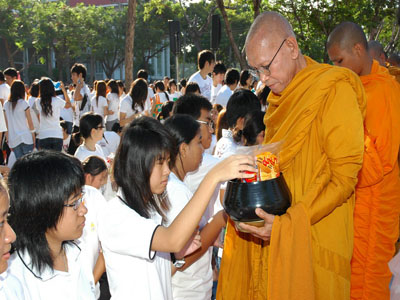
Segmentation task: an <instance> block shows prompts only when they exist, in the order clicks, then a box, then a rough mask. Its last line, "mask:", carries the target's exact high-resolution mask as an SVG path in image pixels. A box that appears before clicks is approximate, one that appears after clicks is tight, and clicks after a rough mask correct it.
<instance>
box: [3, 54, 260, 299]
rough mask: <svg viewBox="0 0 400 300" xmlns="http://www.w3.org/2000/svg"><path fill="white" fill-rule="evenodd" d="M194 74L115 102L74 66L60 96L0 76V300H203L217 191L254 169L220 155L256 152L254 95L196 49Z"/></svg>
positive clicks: (107, 83) (218, 220) (247, 160)
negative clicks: (241, 149)
mask: <svg viewBox="0 0 400 300" xmlns="http://www.w3.org/2000/svg"><path fill="white" fill-rule="evenodd" d="M198 67H199V71H198V72H197V73H195V74H193V76H191V78H190V79H189V80H188V81H186V80H184V79H183V80H181V81H180V82H179V83H176V81H175V80H173V79H172V80H170V79H169V78H167V77H166V78H164V80H163V81H156V82H154V83H149V82H148V81H147V80H148V73H147V71H145V70H140V71H139V72H138V73H137V79H136V80H134V81H133V83H132V85H131V86H130V89H129V91H127V92H126V91H125V89H124V86H123V83H122V82H121V81H117V80H113V79H111V80H100V81H96V82H94V83H93V88H92V89H91V88H90V87H89V86H88V85H87V83H86V81H85V79H86V68H85V66H84V65H83V64H78V63H76V64H74V65H73V66H72V68H71V80H72V83H71V84H70V85H69V86H65V85H64V84H63V83H62V82H53V81H52V80H51V79H50V78H46V77H43V78H41V79H40V80H35V81H34V82H33V83H32V84H31V86H30V87H27V86H26V85H25V84H24V82H23V81H21V80H20V79H18V78H19V74H18V72H17V71H16V70H15V69H13V68H8V69H6V70H5V71H4V72H0V108H1V110H0V132H1V139H2V142H3V143H2V144H3V161H4V163H7V164H8V167H9V168H11V171H9V169H8V168H7V167H5V166H4V167H2V168H1V169H0V171H1V172H2V173H3V175H4V177H5V178H6V180H7V185H8V188H7V187H6V185H5V184H4V183H2V184H3V185H1V186H0V213H1V216H0V218H2V223H1V227H0V230H1V233H0V234H2V238H1V239H0V249H1V250H2V253H1V255H2V258H1V264H0V266H1V269H0V272H1V276H0V279H1V283H0V298H1V294H3V295H5V297H6V299H54V297H55V296H56V295H57V297H58V298H59V299H99V298H100V295H101V292H100V290H102V293H104V292H107V291H104V286H103V288H102V289H100V284H105V286H106V287H108V286H109V292H110V293H111V297H112V299H128V298H135V299H136V298H138V299H139V298H140V299H211V298H213V297H215V286H214V289H213V282H214V283H215V281H216V279H217V278H216V276H217V275H216V272H217V269H218V268H216V267H215V262H216V263H217V265H218V262H219V260H220V257H218V255H217V254H216V251H214V253H213V245H219V246H220V247H221V246H222V244H221V239H220V235H221V231H222V230H223V228H224V227H225V226H226V222H227V215H226V214H225V212H224V211H223V209H222V205H221V196H222V195H223V190H224V185H223V183H224V182H226V181H227V180H229V179H233V178H238V177H243V178H245V177H248V176H250V175H248V174H245V173H244V172H245V171H254V170H255V169H254V158H252V157H250V156H243V155H232V154H234V152H235V147H236V146H237V145H240V144H242V145H254V144H257V143H261V142H262V136H263V131H264V128H265V127H263V115H264V112H263V111H262V108H264V110H265V103H266V102H265V100H266V97H267V93H266V90H267V88H265V87H263V86H258V87H259V92H258V94H259V95H260V98H258V97H257V96H256V93H255V90H256V81H255V80H254V78H253V77H252V76H251V74H250V73H249V71H247V70H244V71H242V72H241V73H239V71H237V70H235V69H228V70H227V69H226V67H225V66H224V65H223V64H222V63H221V62H215V58H214V55H213V53H212V52H211V51H208V50H205V51H202V52H200V53H199V55H198ZM210 75H211V76H210ZM218 133H219V135H218ZM3 135H4V137H3ZM218 139H219V141H218ZM224 158H227V159H224ZM8 172H9V173H8ZM9 207H10V209H9ZM8 209H9V210H10V215H9V216H8ZM21 220H23V221H21ZM8 222H9V223H8ZM10 225H11V226H12V228H13V229H11V227H10ZM13 230H14V231H15V234H14V231H13ZM11 245H13V247H11ZM217 252H219V256H221V251H217ZM104 274H106V275H107V277H105V276H104ZM107 283H108V285H107ZM102 297H103V298H102V299H104V298H105V296H104V295H102Z"/></svg>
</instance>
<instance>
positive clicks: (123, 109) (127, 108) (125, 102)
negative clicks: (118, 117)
mask: <svg viewBox="0 0 400 300" xmlns="http://www.w3.org/2000/svg"><path fill="white" fill-rule="evenodd" d="M143 111H146V107H144V109H142V108H141V107H140V106H139V105H137V104H135V109H134V110H133V109H132V98H131V96H130V95H129V94H128V95H126V96H125V98H123V99H122V101H121V105H120V108H119V112H120V113H125V114H126V115H125V118H130V117H131V116H133V115H135V114H138V113H141V112H143Z"/></svg>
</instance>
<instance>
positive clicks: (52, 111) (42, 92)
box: [35, 77, 71, 151]
mask: <svg viewBox="0 0 400 300" xmlns="http://www.w3.org/2000/svg"><path fill="white" fill-rule="evenodd" d="M60 87H61V90H62V91H63V93H64V97H65V101H64V100H63V99H61V98H59V97H56V91H55V89H54V84H53V81H51V79H50V78H46V77H44V78H42V79H41V80H40V82H39V96H40V98H38V99H37V100H36V105H35V106H36V109H37V111H38V112H39V114H38V117H39V122H40V125H39V132H38V139H39V149H49V150H55V151H61V150H62V146H63V133H62V129H61V126H60V114H61V109H63V108H69V107H71V102H70V101H69V97H68V94H67V91H66V90H65V87H64V84H63V83H61V84H60Z"/></svg>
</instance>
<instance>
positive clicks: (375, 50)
mask: <svg viewBox="0 0 400 300" xmlns="http://www.w3.org/2000/svg"><path fill="white" fill-rule="evenodd" d="M368 52H369V54H370V55H371V57H372V58H373V59H375V60H376V61H377V62H378V63H379V64H380V65H381V66H382V67H386V54H385V50H384V49H383V46H382V44H381V43H379V42H378V41H369V42H368Z"/></svg>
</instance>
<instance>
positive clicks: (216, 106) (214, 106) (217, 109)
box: [213, 103, 224, 113]
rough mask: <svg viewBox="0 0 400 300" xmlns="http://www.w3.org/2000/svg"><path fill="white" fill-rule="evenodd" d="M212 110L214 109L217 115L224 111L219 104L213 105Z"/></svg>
mask: <svg viewBox="0 0 400 300" xmlns="http://www.w3.org/2000/svg"><path fill="white" fill-rule="evenodd" d="M213 109H215V110H216V111H217V112H218V113H220V112H221V110H223V109H224V107H223V106H222V105H221V104H218V103H215V104H214V105H213Z"/></svg>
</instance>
